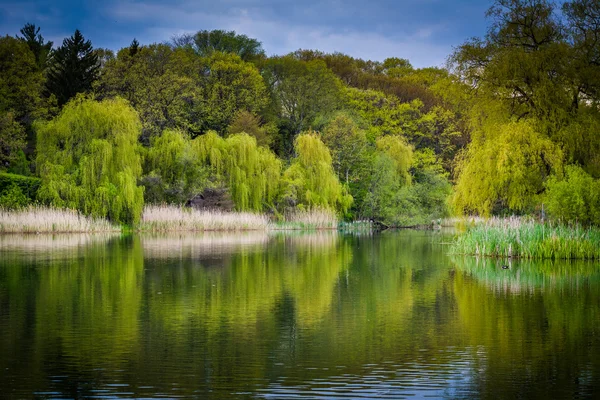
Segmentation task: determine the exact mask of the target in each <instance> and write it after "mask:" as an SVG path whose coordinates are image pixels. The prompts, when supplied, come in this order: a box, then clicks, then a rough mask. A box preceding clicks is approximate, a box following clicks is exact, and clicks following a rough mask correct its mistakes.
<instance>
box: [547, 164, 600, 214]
mask: <svg viewBox="0 0 600 400" xmlns="http://www.w3.org/2000/svg"><path fill="white" fill-rule="evenodd" d="M544 204H545V205H546V206H547V209H548V214H549V215H550V216H551V217H552V218H555V219H558V220H560V221H563V222H577V223H581V224H584V225H590V224H593V225H600V182H599V181H598V180H596V179H594V178H592V177H591V176H590V175H589V174H587V173H586V172H585V171H583V169H581V167H579V166H575V165H568V166H566V167H565V175H564V178H562V179H560V178H559V177H557V176H555V175H553V176H551V177H550V178H549V179H548V180H547V181H546V193H545V196H544Z"/></svg>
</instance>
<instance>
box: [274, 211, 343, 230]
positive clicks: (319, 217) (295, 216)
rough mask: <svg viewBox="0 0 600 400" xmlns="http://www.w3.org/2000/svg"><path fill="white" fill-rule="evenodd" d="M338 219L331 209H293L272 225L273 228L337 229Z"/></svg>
mask: <svg viewBox="0 0 600 400" xmlns="http://www.w3.org/2000/svg"><path fill="white" fill-rule="evenodd" d="M337 227H338V219H337V217H336V215H335V213H334V212H333V211H330V210H324V209H313V210H308V211H295V212H292V213H289V214H287V215H285V219H284V221H281V222H277V223H275V224H274V225H273V226H272V229H275V230H317V229H337Z"/></svg>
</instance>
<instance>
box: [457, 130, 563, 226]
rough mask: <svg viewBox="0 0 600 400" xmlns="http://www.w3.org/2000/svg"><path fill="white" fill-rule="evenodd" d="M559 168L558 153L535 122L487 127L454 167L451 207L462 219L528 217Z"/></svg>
mask: <svg viewBox="0 0 600 400" xmlns="http://www.w3.org/2000/svg"><path fill="white" fill-rule="evenodd" d="M562 163H563V153H562V151H561V149H560V147H559V146H557V145H556V144H555V143H553V142H552V141H551V140H549V139H548V138H547V137H545V136H544V135H542V134H541V133H539V131H538V130H536V127H535V124H534V122H532V121H525V120H521V121H519V122H507V123H493V124H492V123H490V124H489V125H488V126H486V127H485V128H484V130H483V132H479V133H478V135H477V136H475V137H474V138H473V141H472V142H471V143H470V144H469V146H468V147H467V150H466V151H465V152H464V154H463V155H462V157H461V159H460V160H459V162H458V165H457V173H458V178H457V181H456V186H455V193H454V195H453V200H452V203H453V205H454V208H455V210H456V211H457V212H458V213H461V214H462V213H478V214H480V215H490V214H492V213H497V212H501V211H510V212H526V211H530V210H531V209H532V207H533V206H534V205H535V204H536V202H537V201H538V200H539V199H538V198H537V197H538V195H540V194H541V193H542V192H543V191H544V182H545V181H546V179H547V178H548V177H549V176H550V175H551V174H553V173H555V172H559V173H560V171H561V170H562Z"/></svg>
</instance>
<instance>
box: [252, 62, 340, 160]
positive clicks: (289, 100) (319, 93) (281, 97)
mask: <svg viewBox="0 0 600 400" xmlns="http://www.w3.org/2000/svg"><path fill="white" fill-rule="evenodd" d="M263 76H264V77H265V81H266V83H267V86H268V88H269V90H270V92H271V95H272V98H273V107H274V109H273V112H274V114H275V116H276V118H278V119H279V121H280V126H281V128H282V129H280V133H282V134H283V135H284V137H283V138H282V140H283V142H282V143H281V147H282V148H281V149H280V151H281V153H282V154H284V155H286V156H289V155H291V153H292V149H291V145H292V144H293V143H294V138H295V137H296V135H297V134H298V133H300V132H301V131H303V130H306V129H308V128H310V127H311V126H312V124H313V122H314V120H315V118H316V117H317V116H318V115H328V114H331V113H332V112H333V111H335V110H336V109H338V108H339V107H340V105H341V97H340V96H341V92H340V91H341V85H340V82H339V80H338V79H337V78H336V76H335V75H334V74H333V73H332V72H331V70H329V69H328V68H327V65H326V64H325V63H324V62H323V61H321V60H313V61H301V60H298V59H296V58H294V57H293V56H291V55H290V56H284V57H273V58H270V59H269V60H267V61H266V63H265V65H264V67H263Z"/></svg>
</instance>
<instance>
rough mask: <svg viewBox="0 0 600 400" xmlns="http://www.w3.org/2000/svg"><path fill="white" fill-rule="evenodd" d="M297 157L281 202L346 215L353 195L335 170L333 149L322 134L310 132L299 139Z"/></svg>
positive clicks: (285, 180) (284, 184)
mask: <svg viewBox="0 0 600 400" xmlns="http://www.w3.org/2000/svg"><path fill="white" fill-rule="evenodd" d="M294 149H295V152H296V154H297V155H296V157H295V158H294V159H293V161H292V164H291V165H290V166H289V168H288V169H287V170H286V171H285V172H284V173H283V177H282V182H281V186H282V187H281V199H280V200H281V201H282V202H283V204H284V206H292V207H298V208H301V209H310V208H327V209H332V210H337V211H340V212H342V213H343V212H346V210H348V208H349V207H350V205H351V204H352V196H350V195H349V194H348V193H347V191H346V189H345V188H344V187H343V186H342V185H341V184H340V181H339V180H338V178H337V176H336V174H335V171H334V170H333V166H332V160H331V154H330V152H329V149H328V148H327V146H325V144H324V143H323V142H322V141H321V139H320V137H319V135H318V134H317V133H315V132H312V131H309V132H305V133H302V134H300V135H298V136H297V137H296V140H295V142H294Z"/></svg>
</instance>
